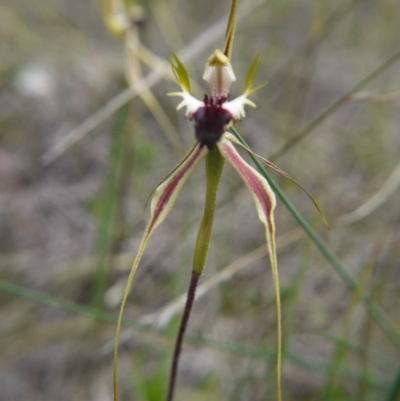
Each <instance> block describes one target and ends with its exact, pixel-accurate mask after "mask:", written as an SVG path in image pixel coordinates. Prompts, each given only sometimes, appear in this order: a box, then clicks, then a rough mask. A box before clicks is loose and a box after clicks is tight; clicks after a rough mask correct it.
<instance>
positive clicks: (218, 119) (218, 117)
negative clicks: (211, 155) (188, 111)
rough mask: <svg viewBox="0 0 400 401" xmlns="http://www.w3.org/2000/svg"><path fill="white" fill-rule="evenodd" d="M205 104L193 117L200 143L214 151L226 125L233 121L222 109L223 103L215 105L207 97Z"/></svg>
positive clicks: (227, 112) (229, 114)
mask: <svg viewBox="0 0 400 401" xmlns="http://www.w3.org/2000/svg"><path fill="white" fill-rule="evenodd" d="M205 104H206V105H205V106H204V107H201V108H200V109H198V110H197V111H196V113H195V114H194V116H193V118H194V121H195V125H194V128H195V132H196V139H197V140H198V141H199V143H200V144H201V145H205V146H207V148H208V149H212V148H213V147H214V146H215V144H216V143H217V142H218V141H219V140H220V139H221V136H222V134H223V133H224V132H225V128H226V125H227V124H228V123H229V122H230V121H231V120H232V115H231V113H229V111H227V110H225V109H223V108H222V102H218V104H214V103H213V102H212V101H210V100H209V99H207V97H206V98H205Z"/></svg>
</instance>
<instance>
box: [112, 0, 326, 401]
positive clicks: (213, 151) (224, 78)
mask: <svg viewBox="0 0 400 401" xmlns="http://www.w3.org/2000/svg"><path fill="white" fill-rule="evenodd" d="M236 7H237V1H233V2H232V8H231V14H230V18H229V22H228V29H227V33H226V39H225V46H224V51H220V50H215V51H214V53H213V54H212V55H211V56H210V57H209V59H208V60H207V63H206V67H205V71H204V75H203V79H204V80H205V81H207V82H208V84H209V88H210V94H209V95H205V96H204V98H203V100H199V99H196V98H195V97H194V96H192V95H191V94H190V80H189V76H188V74H187V72H186V69H185V67H184V66H183V64H182V63H181V61H180V60H179V59H178V58H177V57H176V56H175V55H174V56H173V60H171V66H172V70H173V72H174V75H175V77H176V79H177V82H178V84H179V86H180V88H181V89H182V91H181V92H174V93H169V94H168V95H169V96H178V97H181V98H182V101H181V103H180V104H179V105H178V107H177V109H178V110H180V109H182V108H186V110H185V115H186V117H187V118H188V119H189V120H191V121H193V122H194V130H195V139H196V140H195V143H194V144H193V145H192V147H191V148H190V149H189V151H188V152H187V153H186V155H185V156H184V158H183V159H182V160H181V162H180V163H179V164H178V165H177V166H176V167H175V168H174V169H173V170H172V171H171V172H170V173H169V174H168V175H167V177H166V178H165V179H164V180H163V181H162V182H161V183H160V184H159V185H158V187H157V188H156V189H155V191H154V192H153V194H152V197H151V203H150V213H151V216H150V220H149V222H148V224H147V227H146V230H145V233H144V235H143V238H142V241H141V244H140V246H139V250H138V253H137V255H136V258H135V260H134V262H133V265H132V269H131V271H130V274H129V277H128V281H127V284H126V287H125V292H124V294H123V298H122V302H121V308H120V313H119V320H118V326H117V333H116V337H115V352H114V400H115V401H117V400H118V380H117V376H118V375H117V358H118V343H119V337H120V329H121V323H122V316H123V311H124V308H125V304H126V300H127V297H128V294H129V292H130V288H131V286H132V282H133V278H134V275H135V272H136V270H137V267H138V265H139V262H140V260H141V258H142V256H143V253H144V251H145V249H146V247H147V244H148V242H149V239H150V237H151V235H152V234H153V233H154V231H155V229H156V228H157V227H158V226H159V225H160V224H161V223H162V222H163V221H164V219H165V218H166V217H167V215H168V213H169V212H170V211H171V209H172V207H173V205H174V203H175V200H176V198H177V196H178V194H179V192H180V191H181V189H182V187H183V185H184V184H185V182H186V181H187V179H188V178H189V176H190V174H191V173H192V171H193V170H194V169H195V168H196V166H197V165H198V164H199V163H200V162H201V160H203V159H205V162H206V163H205V164H206V179H207V180H206V182H207V188H206V194H205V208H204V213H203V218H202V222H201V224H200V228H199V232H198V236H197V240H196V246H195V251H194V256H193V265H192V276H191V281H190V285H189V289H188V296H187V302H186V305H185V309H184V312H183V317H182V321H181V324H180V327H179V332H178V336H177V339H176V343H175V349H174V355H173V362H172V368H171V376H170V381H169V389H168V395H167V401H171V400H172V398H173V392H174V387H175V381H176V375H177V367H178V360H179V355H180V351H181V347H182V342H183V337H184V334H185V329H186V325H187V322H188V319H189V315H190V311H191V307H192V304H193V301H194V296H195V290H196V286H197V283H198V281H199V278H200V275H201V273H202V271H203V268H204V265H205V262H206V257H207V252H208V246H209V242H210V238H211V231H212V226H213V220H214V211H215V200H216V194H217V189H218V185H219V181H220V177H221V173H222V169H223V166H224V162H225V160H226V161H227V162H228V163H229V164H230V165H231V166H232V167H233V168H234V169H235V170H236V171H237V173H238V174H239V176H240V177H241V178H242V179H243V181H244V183H245V184H246V186H247V188H248V189H249V191H250V193H251V195H252V197H253V200H254V203H255V206H256V210H257V214H258V217H259V219H260V221H261V222H262V223H263V224H264V226H265V235H266V244H267V248H268V251H269V258H270V263H271V267H272V277H273V281H274V288H275V298H276V312H277V394H278V401H280V400H281V365H282V363H281V346H282V345H281V337H282V336H281V332H282V330H281V305H280V294H279V278H278V265H277V258H276V250H275V223H274V216H273V213H274V209H275V205H276V200H275V195H274V193H273V191H272V190H271V188H270V186H269V184H268V182H267V180H266V179H265V178H264V177H263V176H262V175H261V174H259V173H258V172H257V171H256V170H255V169H254V168H253V167H251V166H250V165H249V164H248V163H247V162H246V161H245V160H243V159H242V157H241V156H240V155H239V153H238V152H237V150H236V148H235V146H234V144H235V145H239V146H241V147H243V148H244V149H245V150H246V151H247V152H249V153H251V154H252V155H254V156H256V157H257V158H258V159H259V160H260V161H262V162H263V163H264V164H266V165H267V166H269V167H272V168H273V169H275V170H276V171H278V172H279V173H281V174H283V175H284V176H285V177H287V178H290V179H291V177H289V176H288V175H287V174H286V173H284V172H283V171H282V170H280V169H279V168H278V167H276V166H275V165H274V164H272V163H271V162H269V161H268V160H266V159H264V158H262V157H261V156H259V155H256V154H255V153H253V152H252V151H251V150H250V149H248V148H247V147H245V146H243V145H242V144H241V143H240V142H239V141H238V140H237V139H236V137H235V136H233V135H232V134H231V133H229V132H228V131H227V130H228V129H229V128H230V127H231V126H232V125H233V124H234V123H235V122H236V121H239V120H241V119H243V118H244V117H245V116H246V114H245V106H251V107H255V104H254V103H253V102H252V101H251V100H249V99H248V96H249V95H251V94H252V93H253V92H255V91H256V90H258V89H260V88H261V87H263V86H264V85H265V84H261V85H258V86H257V87H253V82H254V79H255V77H256V75H257V71H258V67H259V60H258V56H257V57H256V58H255V60H254V61H253V63H252V64H251V66H250V68H249V71H248V73H247V77H246V84H245V91H244V93H243V94H242V95H241V96H239V97H237V98H236V99H233V100H231V101H230V100H229V94H230V89H231V85H232V83H233V82H234V81H235V80H236V77H235V74H234V72H233V69H232V66H231V63H230V55H231V49H232V42H233V35H234V30H235V22H236V18H235V15H236ZM293 181H294V180H293ZM294 182H295V183H296V184H297V185H299V184H298V183H297V182H296V181H294ZM299 186H300V185H299ZM300 187H301V186H300ZM301 188H302V189H303V190H304V188H303V187H301ZM306 193H307V194H308V192H307V191H306ZM308 195H309V194H308ZM309 196H310V195H309ZM310 197H311V196H310ZM311 199H312V198H311ZM313 202H314V201H313ZM314 203H315V202H314ZM317 208H318V206H317ZM318 210H319V208H318Z"/></svg>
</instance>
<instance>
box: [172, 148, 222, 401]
mask: <svg viewBox="0 0 400 401" xmlns="http://www.w3.org/2000/svg"><path fill="white" fill-rule="evenodd" d="M223 167H224V159H223V157H222V156H221V154H220V153H219V150H218V148H217V147H214V148H213V149H211V150H210V152H209V153H208V154H207V156H206V179H207V190H206V199H205V205H204V213H203V219H202V221H201V224H200V227H199V232H198V234H197V240H196V247H195V250H194V255H193V268H192V277H191V279H190V284H189V288H188V293H187V298H186V304H185V309H184V311H183V315H182V320H181V323H180V324H179V330H178V336H177V337H176V341H175V347H174V354H173V357H172V366H171V373H170V378H169V384H168V393H167V401H172V399H173V397H174V391H175V383H176V376H177V373H178V364H179V357H180V354H181V350H182V343H183V338H184V337H185V332H186V327H187V324H188V321H189V316H190V312H191V310H192V306H193V302H194V298H195V295H196V288H197V284H198V282H199V279H200V276H201V273H202V272H203V268H204V265H205V263H206V259H207V253H208V246H209V244H210V239H211V233H212V227H213V223H214V213H215V200H216V198H217V190H218V184H219V181H220V178H221V174H222V169H223Z"/></svg>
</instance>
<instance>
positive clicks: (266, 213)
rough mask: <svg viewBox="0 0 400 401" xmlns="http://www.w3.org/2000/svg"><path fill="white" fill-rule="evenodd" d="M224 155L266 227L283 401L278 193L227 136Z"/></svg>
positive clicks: (221, 146)
mask: <svg viewBox="0 0 400 401" xmlns="http://www.w3.org/2000/svg"><path fill="white" fill-rule="evenodd" d="M217 145H218V148H219V150H220V152H221V155H222V156H223V157H224V158H225V159H226V160H227V161H228V162H229V163H230V164H231V165H232V167H233V168H234V169H235V170H236V171H237V172H238V174H239V175H240V176H241V177H242V179H243V181H244V182H245V184H246V186H247V188H248V189H249V190H250V193H251V195H252V197H253V200H254V203H255V206H256V209H257V214H258V218H259V219H260V221H261V222H262V223H263V224H264V226H265V236H266V242H267V247H268V252H269V259H270V262H271V269H272V277H273V281H274V288H275V299H276V314H277V326H278V329H277V342H278V344H277V355H278V357H277V392H278V401H281V371H282V325H281V303H280V289H279V275H278V262H277V257H276V246H275V222H274V215H273V212H274V209H275V205H276V199H275V194H274V193H273V191H272V189H271V187H270V186H269V184H268V181H267V180H266V179H265V178H264V177H263V176H262V175H261V174H260V173H258V172H257V171H256V170H255V169H254V168H253V167H251V166H250V165H249V164H248V163H246V162H245V161H244V160H243V159H242V158H241V156H240V155H239V153H238V152H237V151H236V149H235V147H234V146H233V144H232V143H231V142H230V141H229V139H228V137H227V134H224V136H223V137H222V138H221V140H220V141H219V142H218V144H217Z"/></svg>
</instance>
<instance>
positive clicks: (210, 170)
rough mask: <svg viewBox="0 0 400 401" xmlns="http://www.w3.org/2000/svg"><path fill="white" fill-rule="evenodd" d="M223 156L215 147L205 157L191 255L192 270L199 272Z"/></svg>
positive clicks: (222, 165) (207, 241)
mask: <svg viewBox="0 0 400 401" xmlns="http://www.w3.org/2000/svg"><path fill="white" fill-rule="evenodd" d="M224 161H225V160H224V158H223V157H222V156H221V154H220V153H219V150H218V148H217V147H214V148H213V149H211V150H210V152H209V153H208V154H207V157H206V179H207V190H206V200H205V205H204V213H203V219H202V221H201V224H200V228H199V232H198V234H197V240H196V247H195V250H194V255H193V271H194V272H196V273H198V274H201V272H202V271H203V268H204V265H205V263H206V258H207V253H208V246H209V244H210V238H211V232H212V227H213V223H214V212H215V200H216V197H217V190H218V184H219V181H220V178H221V174H222V169H223V167H224Z"/></svg>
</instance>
